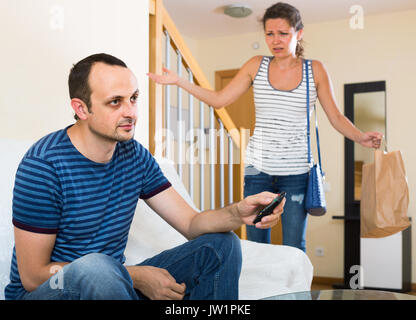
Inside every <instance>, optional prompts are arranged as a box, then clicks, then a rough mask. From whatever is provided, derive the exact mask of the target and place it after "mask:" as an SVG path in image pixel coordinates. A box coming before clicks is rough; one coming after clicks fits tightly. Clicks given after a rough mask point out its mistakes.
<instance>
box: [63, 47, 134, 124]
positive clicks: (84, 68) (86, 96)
mask: <svg viewBox="0 0 416 320" xmlns="http://www.w3.org/2000/svg"><path fill="white" fill-rule="evenodd" d="M97 62H102V63H105V64H108V65H110V66H121V67H125V68H127V65H126V64H125V63H124V62H123V61H121V60H120V59H118V58H116V57H114V56H112V55H109V54H106V53H97V54H93V55H90V56H88V57H86V58H84V59H82V60H81V61H79V62H77V63H76V64H74V65H73V67H72V68H71V71H70V73H69V77H68V86H69V97H70V98H71V99H73V98H78V99H81V100H82V101H83V102H84V103H85V104H86V105H87V108H88V111H90V108H91V88H90V86H89V83H88V77H89V75H90V71H91V67H92V66H93V64H94V63H97ZM74 118H75V120H78V119H79V118H78V116H77V115H76V114H75V115H74Z"/></svg>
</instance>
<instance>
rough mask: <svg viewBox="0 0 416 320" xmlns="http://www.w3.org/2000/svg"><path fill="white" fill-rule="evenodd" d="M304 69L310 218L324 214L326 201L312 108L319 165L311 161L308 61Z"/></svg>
mask: <svg viewBox="0 0 416 320" xmlns="http://www.w3.org/2000/svg"><path fill="white" fill-rule="evenodd" d="M305 64H306V65H305V69H306V106H307V108H306V109H307V111H306V112H307V121H308V124H307V125H308V163H309V165H310V167H311V169H310V170H309V177H308V185H307V189H306V199H305V209H306V211H307V212H308V213H309V214H310V215H312V216H322V215H324V214H325V213H326V201H325V191H324V184H323V181H324V179H325V175H324V172H323V171H322V165H321V149H320V146H319V133H318V117H317V114H316V107H315V105H314V106H313V108H314V111H315V126H316V144H317V147H318V158H319V164H317V163H315V164H314V163H313V162H312V160H311V137H310V124H309V121H310V120H309V64H308V60H305Z"/></svg>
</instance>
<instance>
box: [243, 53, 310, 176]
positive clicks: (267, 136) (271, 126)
mask: <svg viewBox="0 0 416 320" xmlns="http://www.w3.org/2000/svg"><path fill="white" fill-rule="evenodd" d="M272 59H273V57H263V59H262V61H261V63H260V67H259V69H258V71H257V74H256V76H255V78H254V81H253V89H254V104H255V107H256V126H255V129H254V133H253V135H252V136H251V137H250V139H249V143H248V145H247V149H246V158H245V165H246V166H249V165H252V166H253V167H255V168H256V169H257V170H260V171H262V172H265V173H267V174H269V175H294V174H303V173H306V172H308V171H309V164H308V140H307V139H308V137H307V117H306V110H307V109H306V68H305V63H303V64H302V65H303V67H302V68H303V72H302V81H301V82H300V84H299V85H298V86H297V87H296V88H295V89H293V90H277V89H275V88H274V87H273V86H272V84H271V83H270V81H269V65H270V62H271V61H272ZM304 62H305V61H304ZM306 62H307V63H308V65H309V99H310V106H311V108H310V112H311V113H312V110H313V108H312V107H313V105H314V104H315V101H316V97H317V93H316V88H315V82H314V79H313V72H312V61H310V60H306ZM311 156H312V155H311Z"/></svg>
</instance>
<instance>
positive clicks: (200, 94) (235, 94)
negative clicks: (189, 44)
mask: <svg viewBox="0 0 416 320" xmlns="http://www.w3.org/2000/svg"><path fill="white" fill-rule="evenodd" d="M261 59H262V57H261V56H255V57H253V58H251V59H250V60H248V61H247V62H246V63H245V64H244V65H243V66H242V67H241V69H240V70H239V71H238V73H237V74H236V76H235V77H234V78H233V79H232V80H231V81H230V83H228V84H227V85H226V86H225V87H224V88H223V89H222V90H220V91H215V90H209V89H205V88H201V87H200V86H198V85H195V84H193V83H191V82H189V81H188V80H187V79H185V78H181V77H179V76H178V75H177V74H176V73H175V72H174V71H171V70H168V69H166V68H163V71H164V72H165V74H162V75H157V74H154V73H148V74H147V75H148V76H149V77H150V79H152V80H153V81H154V82H156V83H159V84H163V85H172V84H173V85H177V86H179V87H181V88H182V89H184V90H186V91H187V92H189V93H190V94H192V95H193V96H194V97H196V98H197V99H199V100H201V101H203V102H205V103H206V104H208V105H210V106H213V107H214V108H218V109H219V108H222V107H225V106H227V105H229V104H231V103H233V102H234V101H236V100H237V99H238V98H239V97H240V96H242V95H243V94H244V93H245V92H246V91H247V90H248V89H249V88H250V86H251V83H252V82H253V80H254V77H255V75H256V73H257V69H258V67H259V65H260V62H261Z"/></svg>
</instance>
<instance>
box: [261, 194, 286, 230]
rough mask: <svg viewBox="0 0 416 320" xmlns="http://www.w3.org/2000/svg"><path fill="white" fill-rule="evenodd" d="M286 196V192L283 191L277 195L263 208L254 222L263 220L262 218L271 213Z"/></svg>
mask: <svg viewBox="0 0 416 320" xmlns="http://www.w3.org/2000/svg"><path fill="white" fill-rule="evenodd" d="M284 197H286V192H284V191H283V192H281V193H280V194H278V195H277V197H276V198H274V199H273V201H272V202H270V203H269V204H268V205H267V206H266V207H265V208H264V209H263V210H261V211H260V212H259V213H258V214H257V217H256V218H255V219H254V220H253V223H254V224H256V223H257V222H259V221H261V219H262V218H263V217H265V216H268V215H269V214H272V212H273V210H274V208H276V207H277V206H278V205H279V203H280V202H282V200H283V198H284Z"/></svg>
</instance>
